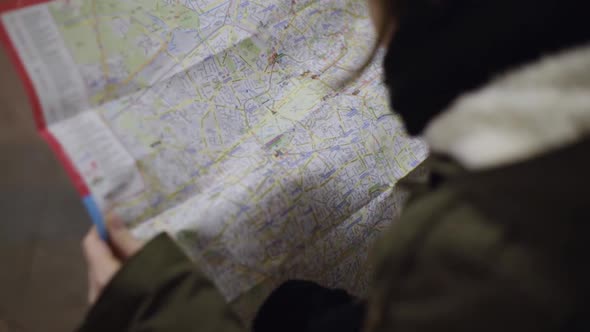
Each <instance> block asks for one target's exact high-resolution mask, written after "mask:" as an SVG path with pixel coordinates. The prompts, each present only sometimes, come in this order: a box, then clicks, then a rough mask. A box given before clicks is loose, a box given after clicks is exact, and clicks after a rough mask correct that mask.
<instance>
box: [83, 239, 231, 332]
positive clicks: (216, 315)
mask: <svg viewBox="0 0 590 332" xmlns="http://www.w3.org/2000/svg"><path fill="white" fill-rule="evenodd" d="M240 330H241V323H240V321H239V319H237V317H236V316H235V315H234V313H233V312H232V311H231V310H230V308H229V306H227V305H226V303H225V300H224V298H223V297H222V296H221V294H219V292H218V291H217V290H216V288H215V286H214V285H213V283H211V282H210V281H209V280H207V278H206V277H204V276H203V274H202V273H201V272H200V271H198V270H197V268H196V267H195V265H194V264H192V262H191V261H190V260H189V259H188V258H187V257H186V256H185V255H184V253H183V252H182V251H181V250H180V249H179V248H178V247H177V246H176V244H175V243H174V242H173V241H172V240H171V239H170V237H168V236H167V235H164V234H163V235H159V236H158V237H156V238H155V239H153V240H152V241H150V242H149V243H148V244H147V245H146V246H145V247H144V248H143V249H142V250H141V251H140V252H139V253H138V254H137V255H136V256H135V257H133V258H132V259H131V260H130V261H129V262H127V264H125V266H124V267H123V269H122V270H121V271H119V273H117V275H116V276H115V277H114V278H113V280H112V281H111V283H110V284H109V285H108V286H107V287H106V289H105V290H104V292H103V294H102V295H101V296H100V298H99V300H98V302H97V303H96V304H95V305H94V307H93V308H92V309H91V310H90V312H89V313H88V316H87V318H86V321H85V322H84V324H83V325H82V327H80V329H79V331H80V332H94V331H96V332H106V331H108V332H117V331H126V332H139V331H152V332H158V331H167V332H169V331H178V332H182V331H203V332H209V331H211V332H213V331H220V332H221V331H223V332H233V331H240Z"/></svg>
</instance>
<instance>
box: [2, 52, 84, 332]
mask: <svg viewBox="0 0 590 332" xmlns="http://www.w3.org/2000/svg"><path fill="white" fill-rule="evenodd" d="M0 73H1V74H0V107H1V110H0V332H6V331H10V332H37V331H47V332H53V331H72V330H73V329H74V328H75V326H76V324H77V323H79V321H80V320H81V317H82V315H83V313H84V311H85V310H86V289H85V288H86V271H85V265H84V261H83V259H82V254H81V250H80V241H81V239H82V237H83V235H84V233H85V232H86V231H87V229H88V228H89V225H90V224H89V223H90V221H89V219H88V216H87V215H86V212H85V210H84V208H83V207H82V204H81V202H80V199H79V198H78V195H77V193H76V192H75V191H74V189H73V187H72V186H71V185H70V182H69V179H68V178H67V176H66V174H65V172H64V170H63V169H62V167H61V165H60V164H59V163H58V161H57V160H56V158H55V157H54V156H53V153H52V152H51V151H50V150H49V148H48V146H47V145H46V144H45V142H43V141H42V140H41V139H40V138H39V137H38V135H37V133H36V130H35V126H34V123H33V119H32V112H31V109H30V106H29V102H28V100H27V98H26V95H25V93H24V90H23V88H22V84H21V82H20V80H19V79H18V77H17V74H16V72H15V70H14V68H13V67H12V64H11V63H10V61H9V59H8V56H7V54H6V52H5V51H4V49H2V48H0Z"/></svg>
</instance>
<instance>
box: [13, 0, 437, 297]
mask: <svg viewBox="0 0 590 332" xmlns="http://www.w3.org/2000/svg"><path fill="white" fill-rule="evenodd" d="M2 22H3V24H4V27H5V29H6V31H7V33H8V35H9V37H10V40H11V42H12V43H13V45H14V48H15V49H16V51H17V54H18V55H19V57H20V59H21V61H22V62H23V63H24V64H25V68H26V69H27V72H28V74H29V78H30V79H31V81H32V82H33V86H34V88H35V90H36V92H37V95H38V96H39V99H40V101H41V105H42V107H43V114H44V116H45V122H46V123H47V124H48V130H49V131H50V132H51V133H52V134H53V135H54V136H55V137H56V139H57V140H58V141H59V143H60V144H61V146H62V147H63V150H64V151H65V153H66V154H67V155H68V157H69V159H70V160H71V162H72V164H74V166H75V167H76V169H77V170H78V172H79V173H80V175H81V177H82V178H83V180H84V182H85V183H86V185H87V186H88V188H89V191H90V192H91V193H92V195H93V196H94V199H95V200H96V202H97V204H98V205H99V207H100V208H101V209H103V210H104V209H106V208H107V207H114V208H115V210H116V212H117V213H118V214H119V215H120V216H121V217H122V218H124V219H125V220H126V221H127V222H128V223H129V225H131V226H132V227H133V229H134V232H135V234H136V235H138V236H140V237H142V238H150V237H152V236H154V235H155V234H157V233H158V232H160V231H167V232H169V233H171V234H172V235H174V236H175V237H176V238H177V240H178V243H179V244H180V245H181V246H182V247H183V248H184V249H185V250H186V251H187V252H188V253H189V254H190V255H191V257H193V258H194V259H195V261H196V262H197V264H199V266H200V267H201V268H202V269H203V270H204V271H205V272H206V273H207V274H208V275H209V276H210V277H211V278H212V279H213V280H214V281H215V283H216V284H217V285H218V287H219V288H220V290H221V291H222V292H223V294H224V295H225V296H226V297H227V299H228V300H231V299H235V298H236V297H237V296H239V295H240V294H242V293H244V292H246V291H247V290H248V289H250V288H252V287H253V286H255V285H257V284H258V283H260V282H262V281H264V280H267V279H269V278H276V279H280V278H288V277H292V276H299V277H305V278H310V279H315V280H323V281H325V282H327V283H329V284H331V285H334V286H340V285H345V286H347V287H353V288H354V287H357V286H358V285H361V284H363V281H362V280H361V279H363V278H365V277H366V270H365V267H364V266H363V264H364V263H363V262H364V259H365V256H366V248H367V244H368V243H370V242H371V241H372V239H373V238H375V237H376V236H377V235H378V233H379V230H380V229H382V228H383V227H385V226H386V225H388V224H389V223H390V222H391V221H393V220H394V218H395V216H396V215H397V213H399V208H400V206H401V202H402V201H403V199H404V195H403V194H402V193H401V192H399V191H398V190H396V188H395V183H396V181H397V180H398V179H399V178H401V177H403V176H404V175H406V174H407V173H408V172H409V171H410V170H412V169H413V168H415V167H416V166H417V165H419V163H420V162H421V161H422V160H423V159H424V158H425V157H426V154H427V149H426V147H425V146H424V145H423V144H422V142H420V141H417V140H411V139H409V138H407V137H406V136H405V134H404V132H403V130H402V128H401V124H400V122H399V120H398V118H397V117H396V116H394V115H393V114H392V113H391V112H390V110H389V107H388V102H387V96H386V90H385V89H384V87H383V85H382V83H381V82H382V77H381V76H382V73H381V71H380V65H379V63H377V64H374V65H373V66H371V67H370V68H369V70H368V71H367V72H366V73H365V74H364V75H363V77H361V78H360V79H359V80H358V81H357V82H355V83H354V84H352V85H350V86H348V87H346V88H344V89H338V86H339V84H340V83H341V82H342V80H344V79H346V78H347V77H348V76H349V75H351V73H352V72H353V71H354V70H355V69H356V68H358V67H359V66H360V65H361V64H362V63H363V62H364V61H365V58H366V56H367V54H368V53H369V51H370V48H371V46H372V43H373V40H374V35H373V29H372V26H371V22H370V20H369V18H368V15H367V9H366V8H365V1H364V0H358V1H351V0H330V1H324V0H307V1H305V0H269V1H248V0H233V1H219V0H182V1H168V0H156V1H154V0H150V1H148V0H133V1H129V0H100V1H91V0H68V1H65V0H64V1H53V2H49V3H45V4H39V5H34V6H29V7H26V8H23V9H18V10H13V11H8V12H5V13H4V14H3V15H2ZM379 61H380V60H379ZM377 62H378V61H377ZM355 285H356V286H355Z"/></svg>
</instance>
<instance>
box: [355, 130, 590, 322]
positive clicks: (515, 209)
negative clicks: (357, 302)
mask: <svg viewBox="0 0 590 332" xmlns="http://www.w3.org/2000/svg"><path fill="white" fill-rule="evenodd" d="M588 151H590V142H588V141H586V142H582V143H579V144H576V145H573V146H571V147H568V148H565V149H562V150H559V151H555V152H552V153H548V154H546V155H545V156H543V157H539V158H536V159H534V160H530V161H526V162H523V163H519V164H515V165H511V166H507V167H502V168H496V169H493V170H488V171H481V172H469V171H467V170H463V169H461V168H460V167H458V166H457V165H456V164H454V163H452V162H448V161H444V159H442V158H436V157H435V158H432V159H431V160H430V161H429V164H430V165H429V167H430V168H431V170H432V179H434V180H435V181H434V183H433V184H431V187H430V189H429V190H421V191H420V192H421V193H420V194H418V195H417V196H414V197H413V198H412V200H411V201H410V202H409V204H408V205H407V206H406V210H405V211H404V213H403V216H402V218H401V219H400V220H399V221H398V222H397V223H396V224H395V225H393V227H392V228H391V229H389V230H388V231H387V232H386V234H384V236H383V238H382V239H381V240H380V242H379V243H378V245H377V247H376V248H375V250H374V259H375V261H376V266H377V267H376V272H375V278H374V280H373V283H372V291H371V297H370V301H369V303H370V305H369V309H368V319H367V322H366V330H367V331H371V332H376V331H396V332H405V331H408V332H409V331H412V332H426V331H457V332H459V331H478V332H482V331H520V332H521V331H568V332H570V331H575V330H586V328H587V327H588V323H587V321H588V318H587V317H590V316H589V315H588V313H589V312H588V308H589V307H588V305H587V299H588V295H589V292H588V280H589V279H588V277H589V276H590V273H589V268H588V266H589V264H588V261H587V255H588V245H587V239H588V237H589V235H590V233H589V232H588V231H589V230H590V227H588V221H589V220H590V209H588V207H589V206H588V204H587V199H588V197H590V186H589V184H590V175H589V174H588V171H590V158H589V157H588Z"/></svg>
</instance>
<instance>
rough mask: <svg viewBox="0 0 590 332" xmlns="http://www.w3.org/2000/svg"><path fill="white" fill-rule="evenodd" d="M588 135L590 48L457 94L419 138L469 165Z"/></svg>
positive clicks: (514, 157) (513, 158) (490, 163)
mask: <svg viewBox="0 0 590 332" xmlns="http://www.w3.org/2000/svg"><path fill="white" fill-rule="evenodd" d="M588 134H590V46H589V47H584V48H579V49H575V50H572V51H568V52H565V53H562V54H559V55H555V56H552V57H547V58H545V59H543V60H541V61H539V62H536V63H533V64H531V65H527V66H525V67H523V68H521V69H518V70H515V71H511V72H509V73H508V74H506V75H504V76H501V77H499V78H498V79H495V80H493V81H492V82H491V83H490V84H488V85H487V86H485V87H484V88H483V89H481V90H479V91H476V92H473V93H468V94H466V95H464V96H462V97H460V98H459V99H458V100H457V101H456V102H455V103H454V104H453V105H452V106H451V107H450V108H449V109H448V110H447V111H445V112H444V113H442V114H441V115H439V116H438V117H436V118H435V119H434V120H433V121H432V122H431V123H430V124H429V126H428V127H427V128H426V130H425V132H424V136H425V138H426V141H427V142H428V143H429V145H430V148H431V150H432V151H434V152H440V153H445V154H448V155H451V156H452V157H454V158H455V159H457V160H458V161H459V162H460V163H462V164H463V165H464V166H465V167H467V168H469V169H483V168H490V167H496V166H501V165H505V164H509V163H513V162H517V161H521V160H525V159H528V158H531V157H534V156H536V155H539V154H542V153H544V152H546V151H549V150H552V149H556V148H558V147H561V146H564V145H567V144H571V143H573V142H575V141H577V140H580V139H581V138H583V137H585V136H586V135H588Z"/></svg>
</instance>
